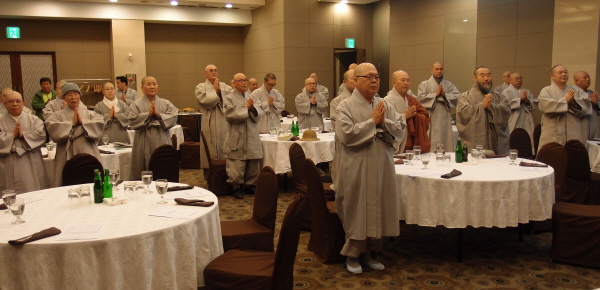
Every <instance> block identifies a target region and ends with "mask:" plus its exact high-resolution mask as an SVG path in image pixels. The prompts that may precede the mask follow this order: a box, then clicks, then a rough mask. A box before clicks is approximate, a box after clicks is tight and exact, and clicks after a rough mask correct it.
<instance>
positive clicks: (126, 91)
mask: <svg viewBox="0 0 600 290" xmlns="http://www.w3.org/2000/svg"><path fill="white" fill-rule="evenodd" d="M116 80H117V93H116V94H115V96H117V98H118V99H119V100H121V101H123V102H125V103H126V104H127V105H131V103H133V101H135V100H137V91H136V90H134V89H131V88H129V87H128V86H127V85H128V84H129V81H128V80H127V77H125V76H118V77H117V78H116Z"/></svg>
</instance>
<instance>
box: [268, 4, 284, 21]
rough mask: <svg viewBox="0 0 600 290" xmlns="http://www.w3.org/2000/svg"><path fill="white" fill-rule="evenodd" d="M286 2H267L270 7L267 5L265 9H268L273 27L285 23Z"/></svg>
mask: <svg viewBox="0 0 600 290" xmlns="http://www.w3.org/2000/svg"><path fill="white" fill-rule="evenodd" d="M284 1H285V0H273V1H270V0H268V1H267V3H268V4H269V5H266V6H265V7H267V8H268V10H267V13H268V15H269V18H271V25H274V24H279V23H283V22H284V18H283V4H284V3H283V2H284Z"/></svg>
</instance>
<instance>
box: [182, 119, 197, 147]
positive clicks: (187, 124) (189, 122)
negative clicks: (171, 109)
mask: <svg viewBox="0 0 600 290" xmlns="http://www.w3.org/2000/svg"><path fill="white" fill-rule="evenodd" d="M181 127H184V128H187V129H186V130H185V131H184V136H183V137H184V140H185V142H193V141H194V132H196V130H197V128H196V119H194V116H182V117H181Z"/></svg>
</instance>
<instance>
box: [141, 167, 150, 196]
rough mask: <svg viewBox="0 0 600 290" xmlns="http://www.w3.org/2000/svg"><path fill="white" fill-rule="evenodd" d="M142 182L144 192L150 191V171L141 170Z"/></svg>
mask: <svg viewBox="0 0 600 290" xmlns="http://www.w3.org/2000/svg"><path fill="white" fill-rule="evenodd" d="M142 182H143V183H144V185H145V186H146V190H145V191H144V193H152V190H150V183H152V171H142Z"/></svg>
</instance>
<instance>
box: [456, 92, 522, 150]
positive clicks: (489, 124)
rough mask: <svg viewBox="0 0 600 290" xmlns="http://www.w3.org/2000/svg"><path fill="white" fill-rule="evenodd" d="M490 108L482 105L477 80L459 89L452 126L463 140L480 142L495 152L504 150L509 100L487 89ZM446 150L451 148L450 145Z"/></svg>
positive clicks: (473, 144) (479, 143)
mask: <svg viewBox="0 0 600 290" xmlns="http://www.w3.org/2000/svg"><path fill="white" fill-rule="evenodd" d="M491 94H492V110H491V111H488V110H487V109H486V108H484V107H483V103H482V102H483V98H484V97H485V96H484V95H483V93H482V92H481V90H479V87H478V86H477V84H473V87H471V89H470V90H468V91H466V92H464V93H462V94H461V95H460V97H459V98H458V105H457V106H456V126H457V128H458V133H459V135H460V138H462V140H463V142H468V143H469V144H470V145H469V146H470V147H471V148H474V147H475V146H476V145H483V147H484V148H485V149H490V150H493V151H494V152H495V153H496V154H508V150H509V146H508V136H509V132H508V118H509V117H510V102H509V100H508V99H507V98H505V97H504V96H502V95H499V94H496V93H495V92H491ZM446 151H450V152H451V151H452V149H450V150H448V149H446Z"/></svg>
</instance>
